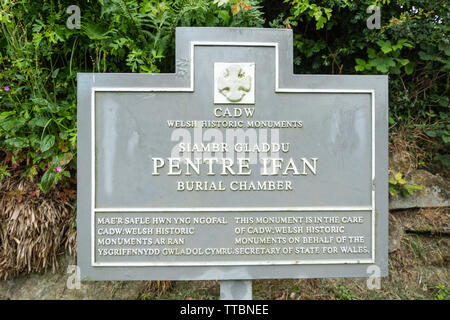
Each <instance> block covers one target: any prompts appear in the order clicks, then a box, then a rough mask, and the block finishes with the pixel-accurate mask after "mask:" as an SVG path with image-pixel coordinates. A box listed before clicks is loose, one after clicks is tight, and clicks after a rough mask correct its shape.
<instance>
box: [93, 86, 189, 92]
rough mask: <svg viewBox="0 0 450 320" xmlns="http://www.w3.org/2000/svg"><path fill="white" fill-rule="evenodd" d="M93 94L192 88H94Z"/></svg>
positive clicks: (168, 90) (176, 90)
mask: <svg viewBox="0 0 450 320" xmlns="http://www.w3.org/2000/svg"><path fill="white" fill-rule="evenodd" d="M92 90H94V91H95V92H116V91H119V92H154V91H159V92H192V91H194V88H184V87H180V88H167V87H151V88H139V87H129V88H127V87H120V88H119V87H116V88H114V87H110V88H108V87H94V88H92Z"/></svg>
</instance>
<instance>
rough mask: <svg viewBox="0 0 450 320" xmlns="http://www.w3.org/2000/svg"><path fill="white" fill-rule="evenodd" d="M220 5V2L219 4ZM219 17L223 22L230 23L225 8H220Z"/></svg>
mask: <svg viewBox="0 0 450 320" xmlns="http://www.w3.org/2000/svg"><path fill="white" fill-rule="evenodd" d="M219 6H220V4H219ZM218 15H219V18H221V19H222V20H223V21H224V22H225V24H229V23H230V14H229V13H228V11H227V10H220V11H219V14H218Z"/></svg>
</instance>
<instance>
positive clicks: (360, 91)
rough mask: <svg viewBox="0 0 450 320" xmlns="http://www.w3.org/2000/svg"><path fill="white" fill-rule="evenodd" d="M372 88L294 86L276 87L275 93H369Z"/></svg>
mask: <svg viewBox="0 0 450 320" xmlns="http://www.w3.org/2000/svg"><path fill="white" fill-rule="evenodd" d="M373 91H374V90H359V89H355V90H351V89H296V88H278V89H277V91H276V92H277V93H279V92H281V93H289V92H292V93H370V94H372V93H373Z"/></svg>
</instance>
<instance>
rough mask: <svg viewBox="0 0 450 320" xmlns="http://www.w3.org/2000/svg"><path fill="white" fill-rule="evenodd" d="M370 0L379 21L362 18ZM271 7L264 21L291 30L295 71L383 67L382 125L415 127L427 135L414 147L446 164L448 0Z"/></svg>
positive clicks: (379, 70) (294, 2)
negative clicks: (372, 24)
mask: <svg viewBox="0 0 450 320" xmlns="http://www.w3.org/2000/svg"><path fill="white" fill-rule="evenodd" d="M373 4H376V5H378V6H379V7H380V14H381V29H369V28H367V26H366V22H367V19H368V18H369V16H370V15H371V14H368V13H366V9H367V8H368V7H369V6H370V5H373ZM273 8H275V9H277V11H278V14H272V15H271V16H272V20H271V22H270V23H269V25H270V26H271V27H279V28H291V29H293V31H294V47H295V52H294V56H295V60H294V62H295V71H296V72H297V73H304V74H308V73H316V74H330V73H331V74H355V73H356V74H384V75H389V89H390V95H389V109H390V112H389V123H390V125H391V128H390V130H402V128H413V129H415V128H421V130H422V132H423V133H425V134H426V135H427V136H428V137H429V138H431V141H432V143H430V141H429V140H426V139H422V140H420V141H421V142H420V141H419V142H420V143H421V147H422V148H423V152H422V153H423V154H429V155H430V156H428V155H427V157H426V158H427V159H434V160H435V161H436V162H440V163H442V164H443V165H444V164H447V165H448V163H449V156H448V154H450V145H449V135H450V131H449V129H450V127H449V120H448V119H449V118H448V115H449V111H450V104H449V98H448V97H449V87H450V73H449V71H450V38H449V37H448V34H449V31H450V25H449V21H450V10H448V1H442V0H416V1H412V0H398V1H384V0H383V1H381V0H376V1H374V0H361V1H350V0H348V1H347V0H315V1H313V0H285V1H284V7H281V8H280V7H279V6H277V5H273ZM269 10H270V8H267V12H268V11H269ZM430 115H433V116H430ZM419 136H420V135H419ZM410 139H414V138H413V137H412V135H410ZM425 165H427V164H425Z"/></svg>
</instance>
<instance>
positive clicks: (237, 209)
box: [94, 206, 372, 212]
mask: <svg viewBox="0 0 450 320" xmlns="http://www.w3.org/2000/svg"><path fill="white" fill-rule="evenodd" d="M94 211H95V212H211V211H213V212H223V211H225V212H242V211H245V212H253V211H255V212H280V211H284V212H298V211H372V207H370V206H361V207H253V208H252V207H231V208H230V207H226V208H220V207H212V208H95V209H94Z"/></svg>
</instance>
